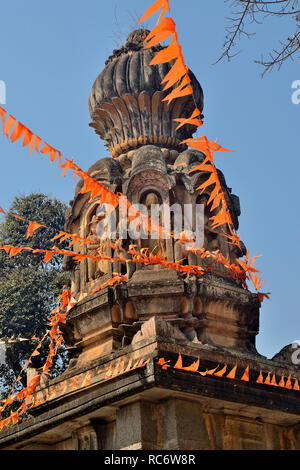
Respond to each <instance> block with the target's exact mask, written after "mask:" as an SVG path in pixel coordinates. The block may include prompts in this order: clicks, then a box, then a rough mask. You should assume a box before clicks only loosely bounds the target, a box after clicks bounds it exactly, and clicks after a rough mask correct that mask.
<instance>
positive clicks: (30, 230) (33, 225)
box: [26, 222, 45, 238]
mask: <svg viewBox="0 0 300 470" xmlns="http://www.w3.org/2000/svg"><path fill="white" fill-rule="evenodd" d="M41 227H45V226H44V225H41V224H38V223H37V222H30V224H29V226H28V229H27V236H26V238H30V237H32V236H33V234H34V232H35V231H36V230H38V229H39V228H41Z"/></svg>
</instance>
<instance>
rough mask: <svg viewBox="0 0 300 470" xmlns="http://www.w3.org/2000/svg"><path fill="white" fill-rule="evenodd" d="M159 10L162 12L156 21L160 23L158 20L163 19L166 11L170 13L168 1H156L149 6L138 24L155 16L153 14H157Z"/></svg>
mask: <svg viewBox="0 0 300 470" xmlns="http://www.w3.org/2000/svg"><path fill="white" fill-rule="evenodd" d="M161 8H162V12H161V14H160V17H159V19H158V22H160V20H161V19H162V18H163V17H164V15H165V14H166V13H167V11H170V7H169V0H157V1H156V2H155V3H153V5H151V7H149V8H148V10H147V11H146V13H144V15H143V16H142V17H141V19H140V20H139V22H138V24H140V23H142V22H143V21H145V20H147V19H148V18H150V17H151V16H153V15H155V13H156V12H158V11H159V10H160V9H161Z"/></svg>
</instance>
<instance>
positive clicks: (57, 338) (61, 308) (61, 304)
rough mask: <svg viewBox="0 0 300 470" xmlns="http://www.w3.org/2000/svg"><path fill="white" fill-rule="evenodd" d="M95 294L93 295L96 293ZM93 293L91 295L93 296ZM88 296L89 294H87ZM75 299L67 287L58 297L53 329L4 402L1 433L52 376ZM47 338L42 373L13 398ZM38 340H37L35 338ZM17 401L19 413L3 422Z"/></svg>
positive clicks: (117, 277) (121, 278)
mask: <svg viewBox="0 0 300 470" xmlns="http://www.w3.org/2000/svg"><path fill="white" fill-rule="evenodd" d="M126 281H127V278H126V276H121V275H119V274H117V275H115V276H114V277H113V278H112V279H110V280H109V281H107V282H105V283H104V284H102V285H101V286H99V287H98V288H97V289H95V291H94V292H96V291H100V290H102V289H105V288H106V287H108V286H113V285H115V284H117V283H120V282H126ZM94 292H93V293H94ZM93 293H91V294H89V295H92V294H93ZM87 295H88V294H87ZM76 303H77V302H76V301H75V299H73V298H72V293H71V291H70V290H69V289H68V287H67V286H64V289H63V292H62V294H61V295H60V296H59V297H58V301H57V307H56V308H55V309H54V310H53V311H52V312H51V313H50V316H49V318H48V320H49V326H50V327H51V328H50V329H49V330H48V331H47V332H46V333H45V335H44V336H43V338H42V339H41V340H40V341H39V343H38V345H37V346H36V347H35V349H34V351H33V353H32V354H31V356H30V357H29V359H28V360H27V361H26V363H25V365H24V367H23V369H22V370H21V372H20V374H19V376H18V377H17V379H16V380H15V382H14V384H13V386H12V388H11V390H10V392H9V394H8V396H7V398H6V399H5V401H4V404H3V405H2V407H0V431H1V430H2V429H3V428H4V427H6V426H7V425H8V424H10V423H12V424H16V423H17V422H18V419H19V417H20V416H22V415H23V414H24V413H25V411H26V406H27V402H28V399H29V398H30V397H31V396H32V395H33V393H34V392H35V390H36V388H37V386H38V385H39V383H40V380H41V377H42V375H43V374H45V375H50V371H51V368H52V365H53V359H54V357H55V356H56V354H57V352H58V349H59V347H60V346H61V345H62V342H63V336H62V333H61V331H60V330H59V325H60V324H65V323H66V319H67V315H68V312H69V311H70V310H71V308H72V307H73V306H75V305H76ZM47 337H50V345H49V353H48V356H47V359H46V362H45V364H44V366H43V368H42V372H41V373H40V374H38V375H36V376H35V377H33V378H32V379H31V380H30V383H29V385H28V386H27V387H25V388H24V389H23V390H21V391H19V392H18V393H16V394H15V395H13V396H12V394H13V391H14V390H15V387H16V385H17V384H18V383H19V382H20V381H21V375H22V373H24V372H25V371H26V369H27V368H28V366H29V364H30V363H31V362H32V358H33V357H34V356H38V355H39V354H40V352H39V349H40V348H41V346H42V344H43V342H44V341H45V339H46V338H47ZM35 339H36V338H35ZM16 400H18V401H19V402H20V401H22V400H25V401H23V403H22V404H21V405H20V407H19V408H18V410H17V411H15V412H13V413H11V414H10V416H9V417H8V418H6V419H4V420H2V421H1V416H2V414H3V411H4V410H5V409H6V408H7V407H8V406H9V405H11V404H13V403H14V402H15V401H16Z"/></svg>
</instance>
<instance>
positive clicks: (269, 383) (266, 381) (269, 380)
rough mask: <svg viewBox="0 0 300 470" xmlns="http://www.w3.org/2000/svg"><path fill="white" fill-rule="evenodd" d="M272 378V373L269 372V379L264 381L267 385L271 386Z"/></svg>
mask: <svg viewBox="0 0 300 470" xmlns="http://www.w3.org/2000/svg"><path fill="white" fill-rule="evenodd" d="M270 376H271V372H268V375H267V377H266V380H265V381H264V383H265V385H271V379H270Z"/></svg>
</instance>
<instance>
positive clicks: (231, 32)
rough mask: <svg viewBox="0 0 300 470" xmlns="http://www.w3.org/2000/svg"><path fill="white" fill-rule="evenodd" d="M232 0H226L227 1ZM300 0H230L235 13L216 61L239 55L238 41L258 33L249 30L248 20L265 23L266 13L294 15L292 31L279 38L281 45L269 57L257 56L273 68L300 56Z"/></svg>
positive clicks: (266, 70)
mask: <svg viewBox="0 0 300 470" xmlns="http://www.w3.org/2000/svg"><path fill="white" fill-rule="evenodd" d="M228 1H229V0H225V2H228ZM299 3H300V0H270V1H268V0H231V4H230V8H231V10H232V13H233V16H232V17H231V18H228V21H229V23H230V26H229V27H227V28H226V36H225V41H224V44H223V52H222V54H221V56H220V57H219V59H218V60H217V62H216V63H218V62H220V61H221V60H222V59H224V58H225V57H227V59H228V60H230V59H231V58H232V57H234V56H235V55H237V53H238V52H234V50H235V48H236V46H237V43H238V42H239V41H240V40H241V38H242V37H243V36H246V37H247V38H248V39H250V38H251V37H252V36H253V35H254V34H255V33H250V32H249V31H248V26H249V24H254V23H257V24H262V23H263V20H265V19H266V18H267V17H272V16H273V17H288V18H290V19H291V25H292V26H291V27H292V28H294V30H293V29H292V33H291V34H290V35H289V37H288V38H287V39H286V40H285V41H281V42H279V44H280V46H281V47H280V48H278V49H277V48H276V49H273V51H272V52H271V53H270V54H269V59H268V60H266V59H263V58H262V59H261V60H260V61H258V60H256V61H255V62H256V63H258V64H260V65H262V66H263V67H264V69H265V70H264V72H263V73H262V76H264V74H265V73H266V72H270V71H271V70H273V68H274V67H276V66H277V67H278V68H280V67H281V66H282V65H283V63H284V62H286V61H287V60H289V59H291V60H293V59H295V58H297V59H298V58H299V56H297V52H298V51H299V50H300V4H299ZM293 24H294V26H293Z"/></svg>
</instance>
